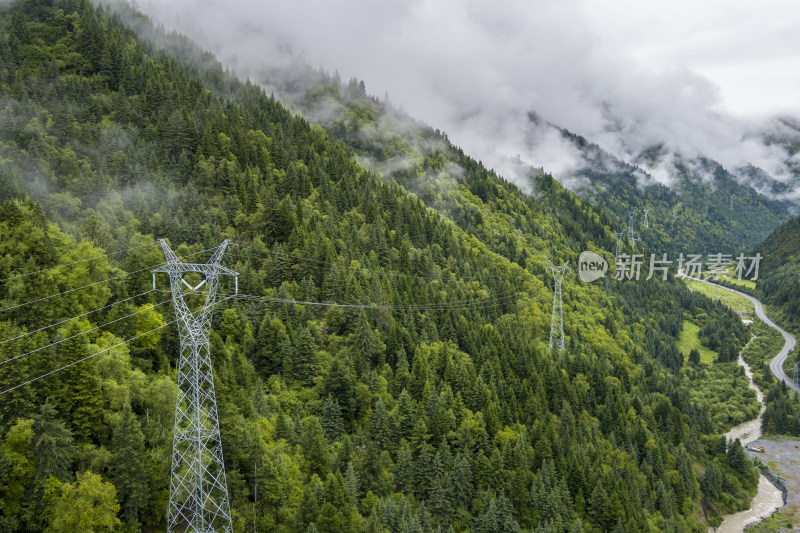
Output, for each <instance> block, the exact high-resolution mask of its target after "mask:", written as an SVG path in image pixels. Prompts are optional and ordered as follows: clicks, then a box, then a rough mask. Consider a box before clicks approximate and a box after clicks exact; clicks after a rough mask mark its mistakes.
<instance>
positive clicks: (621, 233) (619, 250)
mask: <svg viewBox="0 0 800 533" xmlns="http://www.w3.org/2000/svg"><path fill="white" fill-rule="evenodd" d="M614 236H616V238H617V253H616V260H617V263H619V261H620V257H621V256H622V238H623V237H625V232H624V231H615V232H614Z"/></svg>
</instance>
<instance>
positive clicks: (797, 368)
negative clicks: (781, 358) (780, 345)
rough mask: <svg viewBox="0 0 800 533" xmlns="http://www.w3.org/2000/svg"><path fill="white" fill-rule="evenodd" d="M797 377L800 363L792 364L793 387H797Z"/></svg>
mask: <svg viewBox="0 0 800 533" xmlns="http://www.w3.org/2000/svg"><path fill="white" fill-rule="evenodd" d="M798 377H800V362H799V361H795V362H794V376H793V378H794V379H793V381H794V384H795V385H797V378H798Z"/></svg>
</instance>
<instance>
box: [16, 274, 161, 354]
mask: <svg viewBox="0 0 800 533" xmlns="http://www.w3.org/2000/svg"><path fill="white" fill-rule="evenodd" d="M151 292H153V289H150V290H148V291H145V292H142V293H139V294H137V295H136V296H131V297H130V298H125V299H124V300H118V301H116V302H114V303H110V304H108V305H104V306H103V307H98V308H97V309H92V310H91V311H86V312H85V313H83V314H81V315H75V316H73V317H70V318H67V319H64V320H62V321H61V322H56V323H54V324H50V325H49V326H43V327H41V328H39V329H35V330H33V331H28V332H27V333H22V334H20V335H17V336H16V337H11V338H10V339H5V340H2V341H0V344H5V343H7V342H11V341H15V340H17V339H21V338H22V337H27V336H28V335H33V334H34V333H39V332H40V331H44V330H46V329H50V328H52V327H55V326H59V325H61V324H64V323H65V322H69V321H70V320H75V319H76V318H80V317H82V316H86V315H91V314H92V313H96V312H97V311H102V310H103V309H110V308H111V307H114V306H115V305H118V304H121V303H124V302H127V301H128V300H133V299H134V298H138V297H139V296H144V295H145V294H150V293H151ZM0 364H2V363H0Z"/></svg>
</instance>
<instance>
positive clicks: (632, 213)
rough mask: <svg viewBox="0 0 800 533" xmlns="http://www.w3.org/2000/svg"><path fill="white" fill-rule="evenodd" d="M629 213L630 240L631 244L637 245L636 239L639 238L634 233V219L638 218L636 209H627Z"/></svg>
mask: <svg viewBox="0 0 800 533" xmlns="http://www.w3.org/2000/svg"><path fill="white" fill-rule="evenodd" d="M626 213H627V214H628V240H630V241H631V246H636V241H638V240H639V239H637V238H636V236H635V235H634V234H633V219H634V218H636V211H626Z"/></svg>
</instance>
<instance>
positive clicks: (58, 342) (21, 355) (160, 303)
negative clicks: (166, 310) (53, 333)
mask: <svg viewBox="0 0 800 533" xmlns="http://www.w3.org/2000/svg"><path fill="white" fill-rule="evenodd" d="M168 301H169V300H164V301H163V302H159V303H157V304H154V305H153V307H145V308H144V309H139V310H138V311H136V312H135V313H131V314H129V315H125V316H122V317H119V318H115V319H114V320H112V321H110V322H106V323H105V324H100V325H99V326H95V327H93V328H91V329H87V330H86V331H82V332H80V333H76V334H75V335H71V336H69V337H66V338H63V339H60V340H57V341H55V342H51V343H50V344H46V345H44V346H40V347H39V348H35V349H33V350H31V351H29V352H25V353H23V354H20V355H16V356H14V357H11V358H9V359H5V360H3V361H0V366H2V365H4V364H6V363H8V362H10V361H15V360H17V359H19V358H21V357H25V356H26V355H30V354H32V353H35V352H38V351H40V350H44V349H45V348H49V347H50V346H55V345H56V344H61V343H62V342H64V341H68V340H70V339H74V338H75V337H80V336H81V335H85V334H87V333H90V332H92V331H95V330H97V329H100V328H102V327H104V326H108V325H109V324H113V323H114V322H119V321H120V320H124V319H126V318H130V317H132V316H134V315H138V314H140V313H144V312H145V311H147V310H148V309H155V308H156V307H158V306H159V305H164V304H165V303H167V302H168Z"/></svg>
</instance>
